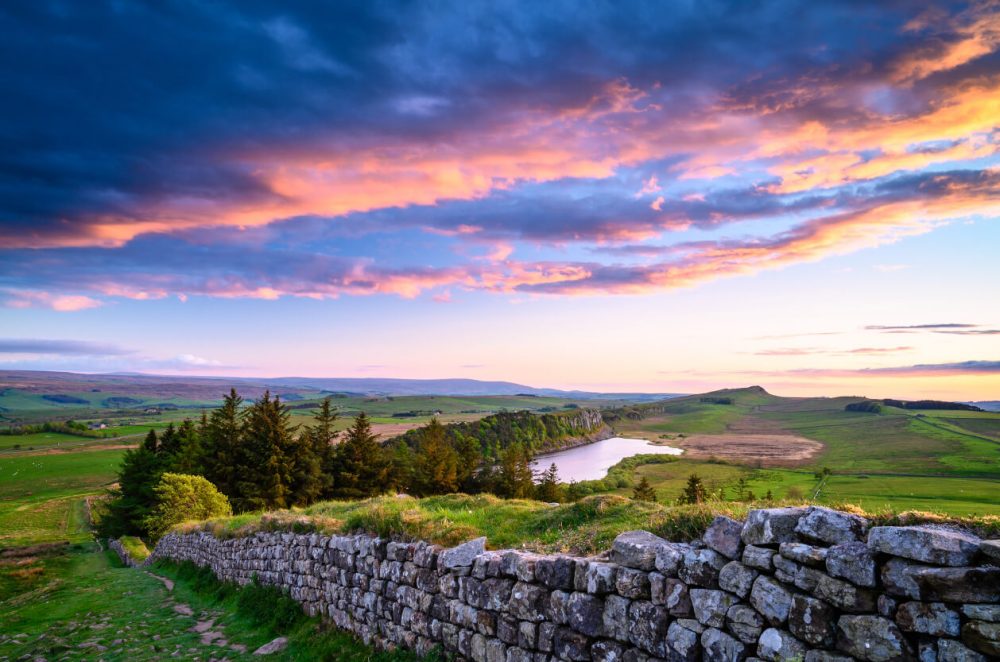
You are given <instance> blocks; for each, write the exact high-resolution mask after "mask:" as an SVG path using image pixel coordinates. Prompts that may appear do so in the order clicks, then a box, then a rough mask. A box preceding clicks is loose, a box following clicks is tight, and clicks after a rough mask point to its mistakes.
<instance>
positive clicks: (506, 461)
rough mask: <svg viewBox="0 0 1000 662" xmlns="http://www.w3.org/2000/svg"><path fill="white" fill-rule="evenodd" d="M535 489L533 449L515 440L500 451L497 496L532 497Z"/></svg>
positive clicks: (509, 497) (512, 497) (511, 497)
mask: <svg viewBox="0 0 1000 662" xmlns="http://www.w3.org/2000/svg"><path fill="white" fill-rule="evenodd" d="M534 491H535V482H534V476H533V475H532V473H531V451H529V450H528V449H527V448H526V447H525V446H524V445H523V444H521V443H520V442H514V443H513V444H511V445H510V446H508V447H507V448H505V449H503V450H502V451H501V452H500V472H499V475H498V477H497V496H502V497H506V498H508V499H530V498H531V497H532V496H533V494H534Z"/></svg>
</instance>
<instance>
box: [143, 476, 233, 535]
mask: <svg viewBox="0 0 1000 662" xmlns="http://www.w3.org/2000/svg"><path fill="white" fill-rule="evenodd" d="M153 491H154V492H155V493H156V505H154V506H153V511H152V513H150V515H149V516H148V517H146V518H145V519H144V520H143V525H144V527H145V529H146V531H147V532H148V533H149V535H150V536H152V537H153V538H159V537H160V536H162V535H163V534H164V533H166V532H167V531H169V530H170V528H171V527H173V526H174V525H176V524H180V523H181V522H185V521H187V520H202V519H208V518H210V517H226V516H228V515H232V514H233V509H232V507H230V505H229V500H228V499H227V498H226V497H225V495H223V494H222V493H221V492H219V490H217V489H216V487H215V485H213V484H212V483H210V482H209V481H208V480H206V479H205V478H203V477H201V476H189V475H187V474H173V473H165V474H163V476H162V477H161V478H160V482H159V483H157V484H156V487H155V488H153Z"/></svg>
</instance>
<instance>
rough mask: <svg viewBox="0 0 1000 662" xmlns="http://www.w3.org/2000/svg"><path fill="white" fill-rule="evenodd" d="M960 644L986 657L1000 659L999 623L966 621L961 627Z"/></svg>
mask: <svg viewBox="0 0 1000 662" xmlns="http://www.w3.org/2000/svg"><path fill="white" fill-rule="evenodd" d="M962 643H964V644H965V645H966V646H968V647H969V648H971V649H972V650H974V651H976V652H977V653H982V654H983V655H985V656H986V657H990V658H994V659H996V658H1000V623H987V622H986V621H968V622H967V623H966V624H965V625H963V626H962Z"/></svg>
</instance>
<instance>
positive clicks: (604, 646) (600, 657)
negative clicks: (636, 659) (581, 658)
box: [590, 639, 625, 662]
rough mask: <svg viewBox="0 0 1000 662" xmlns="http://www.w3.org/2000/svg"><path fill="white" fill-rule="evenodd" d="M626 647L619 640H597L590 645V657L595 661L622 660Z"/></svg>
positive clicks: (619, 661) (617, 661)
mask: <svg viewBox="0 0 1000 662" xmlns="http://www.w3.org/2000/svg"><path fill="white" fill-rule="evenodd" d="M624 655H625V647H624V646H622V645H621V644H619V643H618V642H617V641H608V640H606V639H605V640H602V641H596V642H594V645H593V646H591V647H590V659H591V660H593V662H622V657H623V656H624Z"/></svg>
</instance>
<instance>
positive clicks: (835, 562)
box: [826, 542, 876, 586]
mask: <svg viewBox="0 0 1000 662" xmlns="http://www.w3.org/2000/svg"><path fill="white" fill-rule="evenodd" d="M826 571H827V572H828V573H830V574H831V575H833V576H834V577H841V578H843V579H846V580H847V581H849V582H851V583H852V584H856V585H858V586H875V571H876V566H875V557H874V555H873V554H872V552H871V549H870V548H869V547H868V545H866V544H864V543H862V542H849V543H844V544H842V545H834V546H833V547H831V548H830V549H829V550H828V551H827V555H826Z"/></svg>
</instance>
